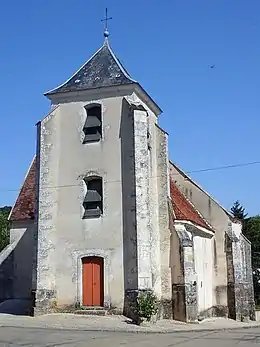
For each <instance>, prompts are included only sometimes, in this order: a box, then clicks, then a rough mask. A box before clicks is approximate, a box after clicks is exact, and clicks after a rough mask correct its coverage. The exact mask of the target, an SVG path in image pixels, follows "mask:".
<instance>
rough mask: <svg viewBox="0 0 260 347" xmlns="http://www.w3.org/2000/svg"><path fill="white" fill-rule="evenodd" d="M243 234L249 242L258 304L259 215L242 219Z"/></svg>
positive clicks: (259, 290) (259, 288)
mask: <svg viewBox="0 0 260 347" xmlns="http://www.w3.org/2000/svg"><path fill="white" fill-rule="evenodd" d="M243 234H244V235H245V236H246V237H247V238H248V240H249V241H250V242H251V252H252V269H253V281H254V291H255V302H256V304H257V305H259V304H260V216H254V217H250V218H247V219H245V220H244V224H243Z"/></svg>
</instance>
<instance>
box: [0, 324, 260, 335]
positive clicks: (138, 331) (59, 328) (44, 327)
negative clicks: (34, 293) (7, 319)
mask: <svg viewBox="0 0 260 347" xmlns="http://www.w3.org/2000/svg"><path fill="white" fill-rule="evenodd" d="M259 327H260V323H259V325H251V326H241V327H229V328H223V327H222V328H217V327H216V328H214V327H212V328H202V329H186V330H185V329H176V330H172V329H163V330H158V331H155V330H135V329H125V328H94V327H91V328H78V327H75V328H65V327H55V326H51V327H48V326H39V327H37V326H22V325H20V326H18V325H8V324H4V325H2V324H0V328H18V329H38V330H51V331H57V330H62V331H89V332H94V331H98V332H112V333H135V334H174V333H196V332H198V333H205V332H221V331H223V332H224V331H231V330H239V329H243V330H246V329H253V328H259Z"/></svg>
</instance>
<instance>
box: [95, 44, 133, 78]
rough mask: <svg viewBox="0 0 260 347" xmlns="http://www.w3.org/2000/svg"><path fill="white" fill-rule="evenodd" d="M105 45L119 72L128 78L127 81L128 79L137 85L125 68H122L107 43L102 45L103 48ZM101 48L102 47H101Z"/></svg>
mask: <svg viewBox="0 0 260 347" xmlns="http://www.w3.org/2000/svg"><path fill="white" fill-rule="evenodd" d="M105 45H106V46H107V48H108V50H109V52H110V54H111V55H112V57H113V58H114V60H115V62H116V63H117V65H118V66H119V68H120V70H121V71H122V72H123V74H124V75H125V77H126V78H128V79H130V80H131V81H132V82H134V83H137V81H135V80H134V79H133V78H132V77H131V76H130V74H129V73H128V72H127V70H126V68H125V67H124V66H123V64H121V62H120V60H119V59H118V58H117V56H116V55H115V53H114V51H113V49H112V47H111V46H110V44H109V42H108V41H106V42H105V43H104V45H103V46H105ZM103 46H102V47H103Z"/></svg>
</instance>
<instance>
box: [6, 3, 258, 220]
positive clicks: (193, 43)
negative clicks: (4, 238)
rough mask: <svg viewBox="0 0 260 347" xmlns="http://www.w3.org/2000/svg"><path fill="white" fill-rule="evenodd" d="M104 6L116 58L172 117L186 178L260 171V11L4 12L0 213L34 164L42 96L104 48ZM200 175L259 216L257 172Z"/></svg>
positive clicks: (194, 6) (175, 155) (225, 198)
mask: <svg viewBox="0 0 260 347" xmlns="http://www.w3.org/2000/svg"><path fill="white" fill-rule="evenodd" d="M106 6H108V8H109V14H110V15H111V16H112V17H113V20H112V21H110V23H109V29H110V32H111V36H110V43H111V46H112V47H113V50H114V51H115V52H116V54H117V56H118V57H119V58H120V60H121V61H122V63H123V64H124V65H125V67H126V68H127V70H128V71H129V72H130V73H131V75H132V77H133V78H135V79H137V80H138V81H139V82H140V83H141V84H142V85H143V87H144V88H145V89H146V90H147V91H148V92H149V93H150V94H151V96H152V97H153V98H154V99H155V100H156V101H157V103H158V104H159V105H160V106H161V108H162V109H163V111H164V112H163V114H162V115H161V117H160V125H161V126H162V127H164V128H165V129H166V130H167V131H168V132H169V134H170V139H169V146H170V157H171V159H172V160H173V161H175V162H176V163H177V164H179V165H180V166H181V167H182V168H183V169H184V170H187V171H190V170H198V169H204V168H211V167H218V166H225V165H230V164H236V163H247V162H252V161H259V160H260V153H259V152H260V151H259V149H260V137H259V127H260V113H259V110H260V98H259V92H260V68H259V62H260V45H259V37H260V1H259V0H249V1H245V0H197V1H196V0H178V1H177V0H173V1H169V0H161V1H157V0H156V1H155V0H149V1H148V0H141V1H140V0H139V1H137V0H132V1H118V0H117V1H116V0H110V1H104V0H96V1H93V0H92V1H86V0H73V1H71V0H45V1H34V0H23V1H19V0H9V1H8V2H7V1H2V3H1V8H0V44H1V54H0V76H1V85H0V92H1V116H0V127H1V136H0V157H1V161H0V181H1V183H0V205H5V204H12V203H13V201H14V199H15V197H16V195H17V191H10V190H16V189H19V187H20V186H21V184H22V181H23V179H24V176H25V174H26V172H27V169H28V165H29V164H30V161H31V159H32V157H33V154H34V151H35V132H36V129H35V123H36V122H37V121H38V120H40V119H42V118H43V117H44V115H45V114H46V113H47V112H48V111H49V107H50V105H49V102H48V100H47V99H46V98H45V97H44V96H43V93H44V92H45V91H47V90H48V89H51V88H53V87H56V86H57V85H59V84H60V83H61V82H64V81H65V80H66V79H67V78H68V77H69V76H70V75H71V74H72V73H73V72H75V71H76V70H77V69H78V68H79V67H80V66H81V65H82V64H83V63H84V62H85V61H86V60H87V59H88V58H89V57H90V56H91V55H92V54H93V53H94V52H95V51H96V50H97V49H98V48H99V47H100V46H101V45H102V43H103V36H102V34H103V27H102V23H101V22H100V20H101V19H102V17H103V16H104V9H105V7H106ZM213 64H214V65H215V68H214V69H211V68H210V65H213ZM191 176H192V177H193V178H194V179H195V180H196V181H197V182H198V183H199V184H200V185H202V186H203V187H204V188H205V189H206V190H207V191H209V192H210V193H211V194H212V195H213V196H214V197H216V198H217V200H218V201H219V202H221V203H222V204H223V205H224V206H225V207H227V208H229V207H230V206H231V205H232V203H233V201H234V200H236V199H239V200H240V201H241V203H243V205H244V206H245V207H246V209H247V210H248V212H249V213H250V214H251V215H253V214H258V213H260V207H259V196H260V184H259V177H260V165H251V166H245V167H240V168H233V169H228V170H216V171H209V172H200V173H193V174H191Z"/></svg>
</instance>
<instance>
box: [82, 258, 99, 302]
mask: <svg viewBox="0 0 260 347" xmlns="http://www.w3.org/2000/svg"><path fill="white" fill-rule="evenodd" d="M103 286H104V282H103V259H102V258H98V257H89V258H84V259H82V291H83V305H84V306H103V301H104V298H103V296H104V294H103Z"/></svg>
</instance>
